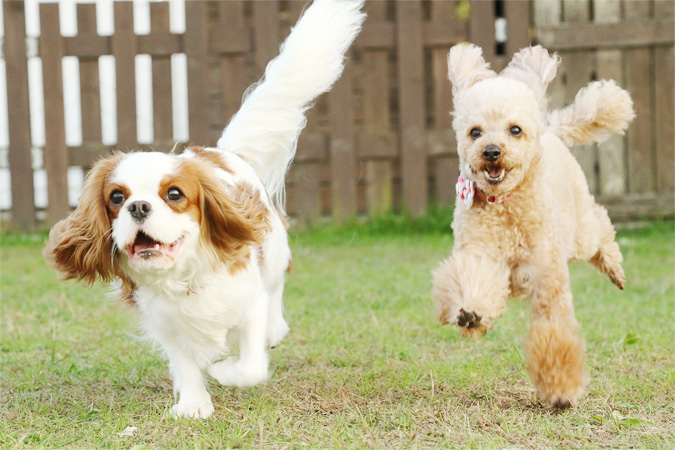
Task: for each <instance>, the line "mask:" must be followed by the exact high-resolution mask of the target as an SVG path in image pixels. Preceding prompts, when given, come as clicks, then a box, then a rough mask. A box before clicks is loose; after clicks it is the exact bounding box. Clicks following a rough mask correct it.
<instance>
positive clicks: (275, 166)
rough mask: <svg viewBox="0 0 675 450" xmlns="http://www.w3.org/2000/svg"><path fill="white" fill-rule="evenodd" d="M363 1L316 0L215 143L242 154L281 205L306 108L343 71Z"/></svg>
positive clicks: (358, 28)
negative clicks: (285, 179)
mask: <svg viewBox="0 0 675 450" xmlns="http://www.w3.org/2000/svg"><path fill="white" fill-rule="evenodd" d="M363 2H364V0H315V1H314V3H313V4H312V5H311V6H310V7H309V8H308V9H307V10H306V11H305V12H304V14H303V15H302V17H301V18H300V19H299V20H298V23H297V24H296V25H295V27H293V29H292V30H291V34H290V35H289V36H288V38H287V39H286V41H285V42H284V43H283V44H282V45H281V50H280V54H279V56H277V57H276V58H274V59H273V60H272V61H270V62H269V64H268V65H267V68H266V69H265V75H264V76H263V78H262V79H261V80H260V81H259V82H258V83H256V84H254V85H252V86H251V87H249V89H248V90H247V92H246V94H245V95H244V101H243V103H242V105H241V108H240V109H239V111H238V112H237V113H236V114H235V115H234V116H233V117H232V120H231V121H230V123H229V124H228V126H227V127H226V128H225V130H224V131H223V134H222V136H221V138H220V139H219V140H218V148H220V149H223V150H226V151H231V152H234V153H236V154H237V155H239V156H241V157H242V158H244V159H245V160H246V161H247V162H248V163H249V164H250V165H251V166H252V167H253V168H254V169H255V171H256V173H257V174H258V176H259V177H260V178H261V179H262V181H263V183H264V184H265V187H266V188H267V190H268V192H269V194H270V196H271V197H272V198H273V199H274V201H275V203H276V204H277V206H278V207H279V208H281V209H282V210H283V209H284V176H285V174H286V170H287V169H288V166H289V164H290V163H291V161H292V160H293V156H294V155H295V149H296V145H297V141H298V136H299V135H300V132H301V131H302V129H303V128H304V127H305V123H306V119H305V111H306V110H307V109H309V108H310V107H311V106H312V102H313V101H314V99H315V98H316V97H318V96H319V95H321V94H323V93H324V92H326V91H328V90H329V89H330V88H331V87H332V85H333V83H335V81H337V79H338V78H339V77H340V75H341V74H342V70H343V67H344V55H345V53H346V52H347V49H348V48H349V46H350V45H351V44H352V42H353V41H354V39H355V38H356V35H357V34H358V33H359V31H360V30H361V25H362V23H363V21H364V19H365V14H364V13H363V12H361V7H362V5H363Z"/></svg>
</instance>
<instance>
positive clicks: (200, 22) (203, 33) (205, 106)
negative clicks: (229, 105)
mask: <svg viewBox="0 0 675 450" xmlns="http://www.w3.org/2000/svg"><path fill="white" fill-rule="evenodd" d="M206 7H207V5H206V3H204V2H186V3H185V56H186V57H187V74H188V111H189V117H190V142H191V143H193V144H202V145H215V143H216V139H215V133H213V132H212V130H211V127H210V125H211V114H209V113H210V108H209V95H208V94H209V93H208V75H209V64H208V38H209V28H208V20H207V16H206V13H207V10H206ZM223 125H224V124H223Z"/></svg>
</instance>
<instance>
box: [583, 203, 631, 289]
mask: <svg viewBox="0 0 675 450" xmlns="http://www.w3.org/2000/svg"><path fill="white" fill-rule="evenodd" d="M593 212H594V213H595V215H596V217H597V218H598V222H599V225H600V226H599V232H600V246H599V247H598V251H597V253H595V255H593V257H592V258H591V259H590V260H589V262H590V263H591V264H593V265H594V266H595V267H596V268H597V269H598V270H599V271H600V272H602V273H605V274H607V276H608V277H609V279H610V280H611V281H612V283H614V284H615V285H617V286H618V287H619V289H623V286H624V283H625V282H626V276H625V274H624V272H623V268H622V267H621V262H622V261H623V256H622V255H621V250H620V249H619V244H617V243H616V241H615V240H614V236H615V234H616V233H615V232H614V227H613V226H612V223H611V222H610V221H609V217H608V216H607V211H606V210H605V208H603V207H602V206H600V205H597V204H595V205H593Z"/></svg>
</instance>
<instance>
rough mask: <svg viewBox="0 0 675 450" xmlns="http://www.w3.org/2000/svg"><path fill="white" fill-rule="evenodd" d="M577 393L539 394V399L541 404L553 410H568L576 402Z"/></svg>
mask: <svg viewBox="0 0 675 450" xmlns="http://www.w3.org/2000/svg"><path fill="white" fill-rule="evenodd" d="M577 397H579V394H578V393H569V394H562V393H558V394H549V395H544V394H542V393H539V398H540V399H541V401H542V402H544V403H546V404H547V405H548V406H550V407H552V408H554V409H560V410H562V409H568V408H571V407H572V406H574V405H575V404H576V402H577Z"/></svg>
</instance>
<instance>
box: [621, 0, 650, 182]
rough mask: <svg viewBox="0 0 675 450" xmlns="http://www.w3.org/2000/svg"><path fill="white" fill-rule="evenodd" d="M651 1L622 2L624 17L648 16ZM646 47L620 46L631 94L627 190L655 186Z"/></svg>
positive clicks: (648, 62)
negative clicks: (632, 109)
mask: <svg viewBox="0 0 675 450" xmlns="http://www.w3.org/2000/svg"><path fill="white" fill-rule="evenodd" d="M650 3H651V2H626V3H625V4H624V14H625V19H626V20H627V21H629V20H630V21H640V20H644V19H648V18H649V15H650V7H651V6H652V5H651V4H650ZM651 53H652V52H651V49H649V48H635V49H628V50H624V61H625V62H626V65H627V67H626V77H627V85H626V88H627V89H628V91H629V92H630V93H631V96H632V97H633V103H634V105H635V113H636V118H635V120H634V121H633V124H632V125H631V127H630V129H629V130H628V145H629V152H628V155H629V157H628V188H629V190H630V192H649V191H652V190H654V189H655V188H656V180H655V175H656V161H655V160H654V140H653V128H652V125H653V123H654V116H653V106H654V105H653V102H652V93H653V90H652V86H651V83H650V81H651V76H652V70H653V67H654V66H653V64H652V54H651Z"/></svg>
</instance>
